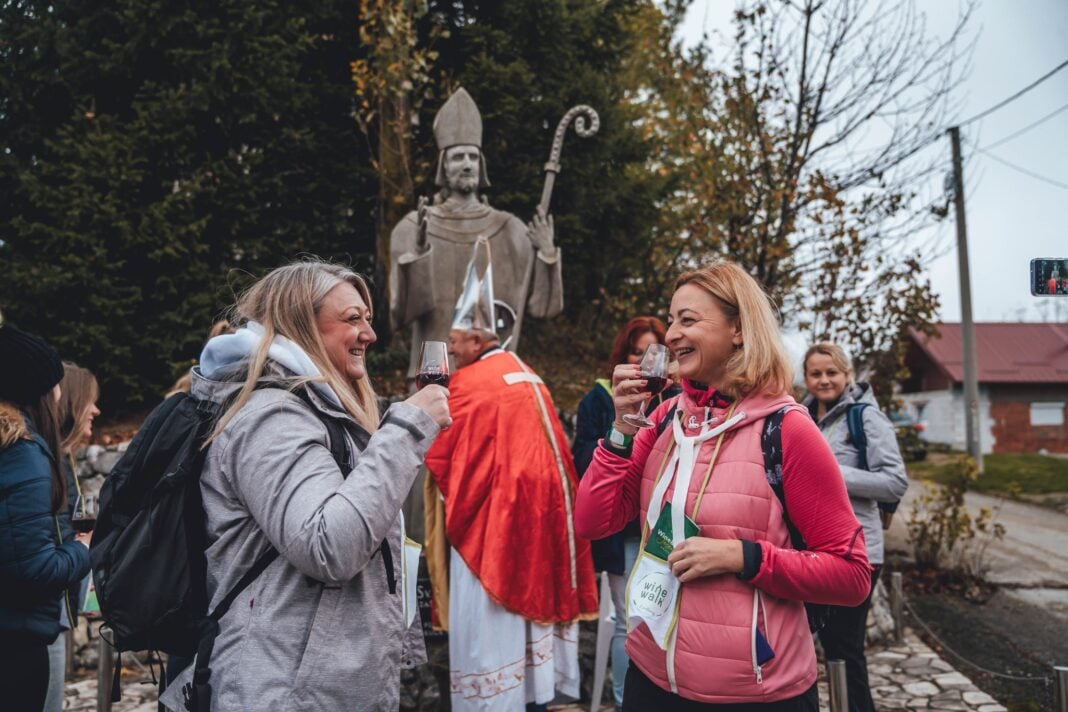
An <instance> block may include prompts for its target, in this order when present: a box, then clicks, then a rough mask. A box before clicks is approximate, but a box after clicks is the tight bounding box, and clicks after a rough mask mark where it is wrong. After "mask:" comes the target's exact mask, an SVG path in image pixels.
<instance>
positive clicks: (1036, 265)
mask: <svg viewBox="0 0 1068 712" xmlns="http://www.w3.org/2000/svg"><path fill="white" fill-rule="evenodd" d="M1031 294H1033V295H1034V296H1036V297H1068V257H1036V258H1035V259H1033V260H1031Z"/></svg>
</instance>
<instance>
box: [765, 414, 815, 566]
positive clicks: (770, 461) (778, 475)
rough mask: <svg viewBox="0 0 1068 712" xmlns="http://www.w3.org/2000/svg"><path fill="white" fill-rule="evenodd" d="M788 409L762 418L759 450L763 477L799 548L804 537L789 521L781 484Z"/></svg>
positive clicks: (792, 539) (803, 542)
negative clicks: (784, 421)
mask: <svg viewBox="0 0 1068 712" xmlns="http://www.w3.org/2000/svg"><path fill="white" fill-rule="evenodd" d="M789 411H790V406H788V405H785V406H783V407H782V408H780V409H779V410H777V411H775V412H774V413H772V414H771V415H769V416H767V417H766V418H764V426H763V428H762V429H761V431H760V450H761V452H762V453H763V454H764V477H766V478H767V480H768V485H769V486H770V487H771V490H772V492H774V493H775V496H776V497H778V498H779V504H781V505H782V518H783V521H784V522H785V523H786V529H787V530H788V531H789V532H790V543H791V544H793V547H794V548H795V549H797V550H801V549H805V548H806V546H805V539H804V537H802V536H801V532H799V531H798V530H797V527H795V526H794V523H793V522H792V521H790V515H789V513H788V512H787V511H786V491H785V490H784V489H783V486H782V422H783V420H784V419H785V418H786V414H787V413H788V412H789Z"/></svg>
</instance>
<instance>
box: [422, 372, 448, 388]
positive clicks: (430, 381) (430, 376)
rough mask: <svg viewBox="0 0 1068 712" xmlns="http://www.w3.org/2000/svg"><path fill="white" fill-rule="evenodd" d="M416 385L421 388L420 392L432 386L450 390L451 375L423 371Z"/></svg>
mask: <svg viewBox="0 0 1068 712" xmlns="http://www.w3.org/2000/svg"><path fill="white" fill-rule="evenodd" d="M415 385H416V386H417V387H419V389H420V390H422V389H423V388H426V387H427V386H430V385H434V386H441V387H442V388H448V387H449V374H447V373H442V372H441V371H423V372H422V373H420V374H419V375H418V376H416V377H415Z"/></svg>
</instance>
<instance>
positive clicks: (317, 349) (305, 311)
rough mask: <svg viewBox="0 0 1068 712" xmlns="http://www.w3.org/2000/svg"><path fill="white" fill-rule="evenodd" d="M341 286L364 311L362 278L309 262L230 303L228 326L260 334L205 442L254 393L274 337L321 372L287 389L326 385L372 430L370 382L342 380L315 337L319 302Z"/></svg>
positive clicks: (374, 409) (275, 273) (280, 271)
mask: <svg viewBox="0 0 1068 712" xmlns="http://www.w3.org/2000/svg"><path fill="white" fill-rule="evenodd" d="M343 282H348V283H349V284H351V285H352V286H353V287H355V288H356V291H357V292H358V293H359V295H360V297H361V298H362V299H363V301H364V303H365V304H366V305H367V309H368V311H369V312H370V310H371V293H370V290H368V288H367V284H366V283H365V282H364V281H363V278H362V277H360V276H359V275H358V274H356V273H355V272H353V271H351V270H349V269H347V268H345V267H341V266H340V265H335V264H331V263H329V262H325V261H323V260H319V259H314V258H313V259H307V260H302V261H300V262H294V263H292V264H288V265H286V266H284V267H279V268H277V269H275V270H272V271H271V272H270V273H268V274H267V276H266V277H263V278H262V279H260V280H259V281H258V282H256V283H255V284H253V285H252V286H251V287H249V288H248V289H247V290H246V291H245V293H244V294H242V295H241V297H240V298H239V299H238V300H237V304H236V305H234V308H233V312H234V318H232V319H231V320H230V321H231V323H233V322H239V323H240V322H245V321H256V322H258V323H259V324H261V325H262V326H263V336H262V338H261V339H260V344H259V346H258V347H257V349H256V351H255V353H254V354H253V355H252V357H251V358H250V360H249V365H248V373H247V374H246V376H245V383H244V385H243V386H242V388H241V391H240V393H238V395H237V398H236V399H235V400H234V403H233V405H231V406H230V408H229V409H227V411H226V412H225V413H223V415H222V417H221V418H219V423H218V425H217V426H216V428H215V432H214V433H212V436H211V438H210V439H209V440H208V442H209V443H210V442H211V440H214V439H215V438H216V437H218V435H219V433H221V432H222V431H223V429H224V428H225V427H226V425H227V424H228V423H229V422H230V421H231V420H232V419H233V418H234V416H235V415H237V413H238V411H240V410H241V408H242V407H243V406H244V405H245V403H247V402H248V399H249V398H250V397H251V396H252V392H253V391H255V390H256V382H257V381H258V380H259V378H260V377H261V376H262V375H263V373H264V371H265V369H266V367H267V351H268V349H269V348H270V346H271V342H273V341H274V337H275V336H278V335H281V336H284V337H286V338H287V339H289V340H290V341H292V342H293V343H295V344H296V345H297V346H299V347H300V348H302V349H303V350H304V352H305V353H306V354H307V355H308V357H309V358H310V359H311V360H312V362H313V363H314V364H315V365H316V367H318V369H319V372H320V373H321V374H322V375H321V376H318V377H302V378H297V379H294V382H293V384H292V387H293V388H296V387H298V386H300V385H303V384H305V383H308V382H310V381H318V382H322V383H326V384H327V385H328V386H330V388H332V389H333V391H334V393H336V394H337V396H338V399H339V400H340V401H341V405H342V407H343V408H344V409H345V411H346V412H347V413H348V414H349V415H351V416H352V417H353V419H354V420H355V421H356V422H357V423H359V424H360V425H361V426H362V427H363V428H364V429H365V430H367V432H369V433H373V432H374V431H375V430H377V429H378V400H377V398H376V397H375V392H374V389H373V388H372V387H371V383H370V379H369V378H366V377H365V378H361V379H359V380H358V381H357V382H356V383H352V382H350V381H349V380H348V379H347V378H346V377H345V376H343V375H342V374H341V372H340V371H338V369H337V368H335V367H334V364H333V363H331V361H330V358H329V356H327V352H326V347H325V346H324V345H323V340H322V336H321V335H320V334H319V327H318V323H317V318H318V314H319V310H320V309H321V308H322V305H323V300H324V299H325V298H326V295H327V294H328V293H329V292H330V290H332V289H333V288H334V287H336V286H337V285H339V284H342V283H343Z"/></svg>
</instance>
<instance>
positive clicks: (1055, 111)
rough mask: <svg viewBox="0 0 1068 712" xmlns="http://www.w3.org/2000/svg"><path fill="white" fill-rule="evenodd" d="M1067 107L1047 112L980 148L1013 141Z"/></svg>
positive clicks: (989, 147) (1067, 106)
mask: <svg viewBox="0 0 1068 712" xmlns="http://www.w3.org/2000/svg"><path fill="white" fill-rule="evenodd" d="M1065 109H1068V104H1065V105H1064V106H1062V107H1061V108H1059V109H1054V110H1053V111H1051V112H1050V113H1048V114H1046V115H1045V116H1043V117H1042V118H1041V119H1039V120H1038V121H1035V122H1033V123H1030V124H1028V125H1027V126H1024V127H1023V128H1022V129H1020V130H1019V131H1016V132H1015V133H1011V134H1009V135H1008V136H1006V137H1005V138H1002V139H998V140H997V141H995V142H994V143H991V144H988V145H986V146H983V148H982V149H980V150H982V151H989V150H990V149H991V148H997V147H998V146H1000V145H1001V144H1003V143H1007V142H1009V141H1011V140H1012V139H1014V138H1016V137H1017V136H1022V135H1023V134H1025V133H1027V132H1028V131H1030V130H1031V129H1033V128H1035V127H1036V126H1039V125H1041V124H1044V123H1045V122H1047V121H1049V120H1050V119H1052V118H1053V117H1054V116H1056V115H1057V114H1059V113H1061V112H1062V111H1064V110H1065Z"/></svg>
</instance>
